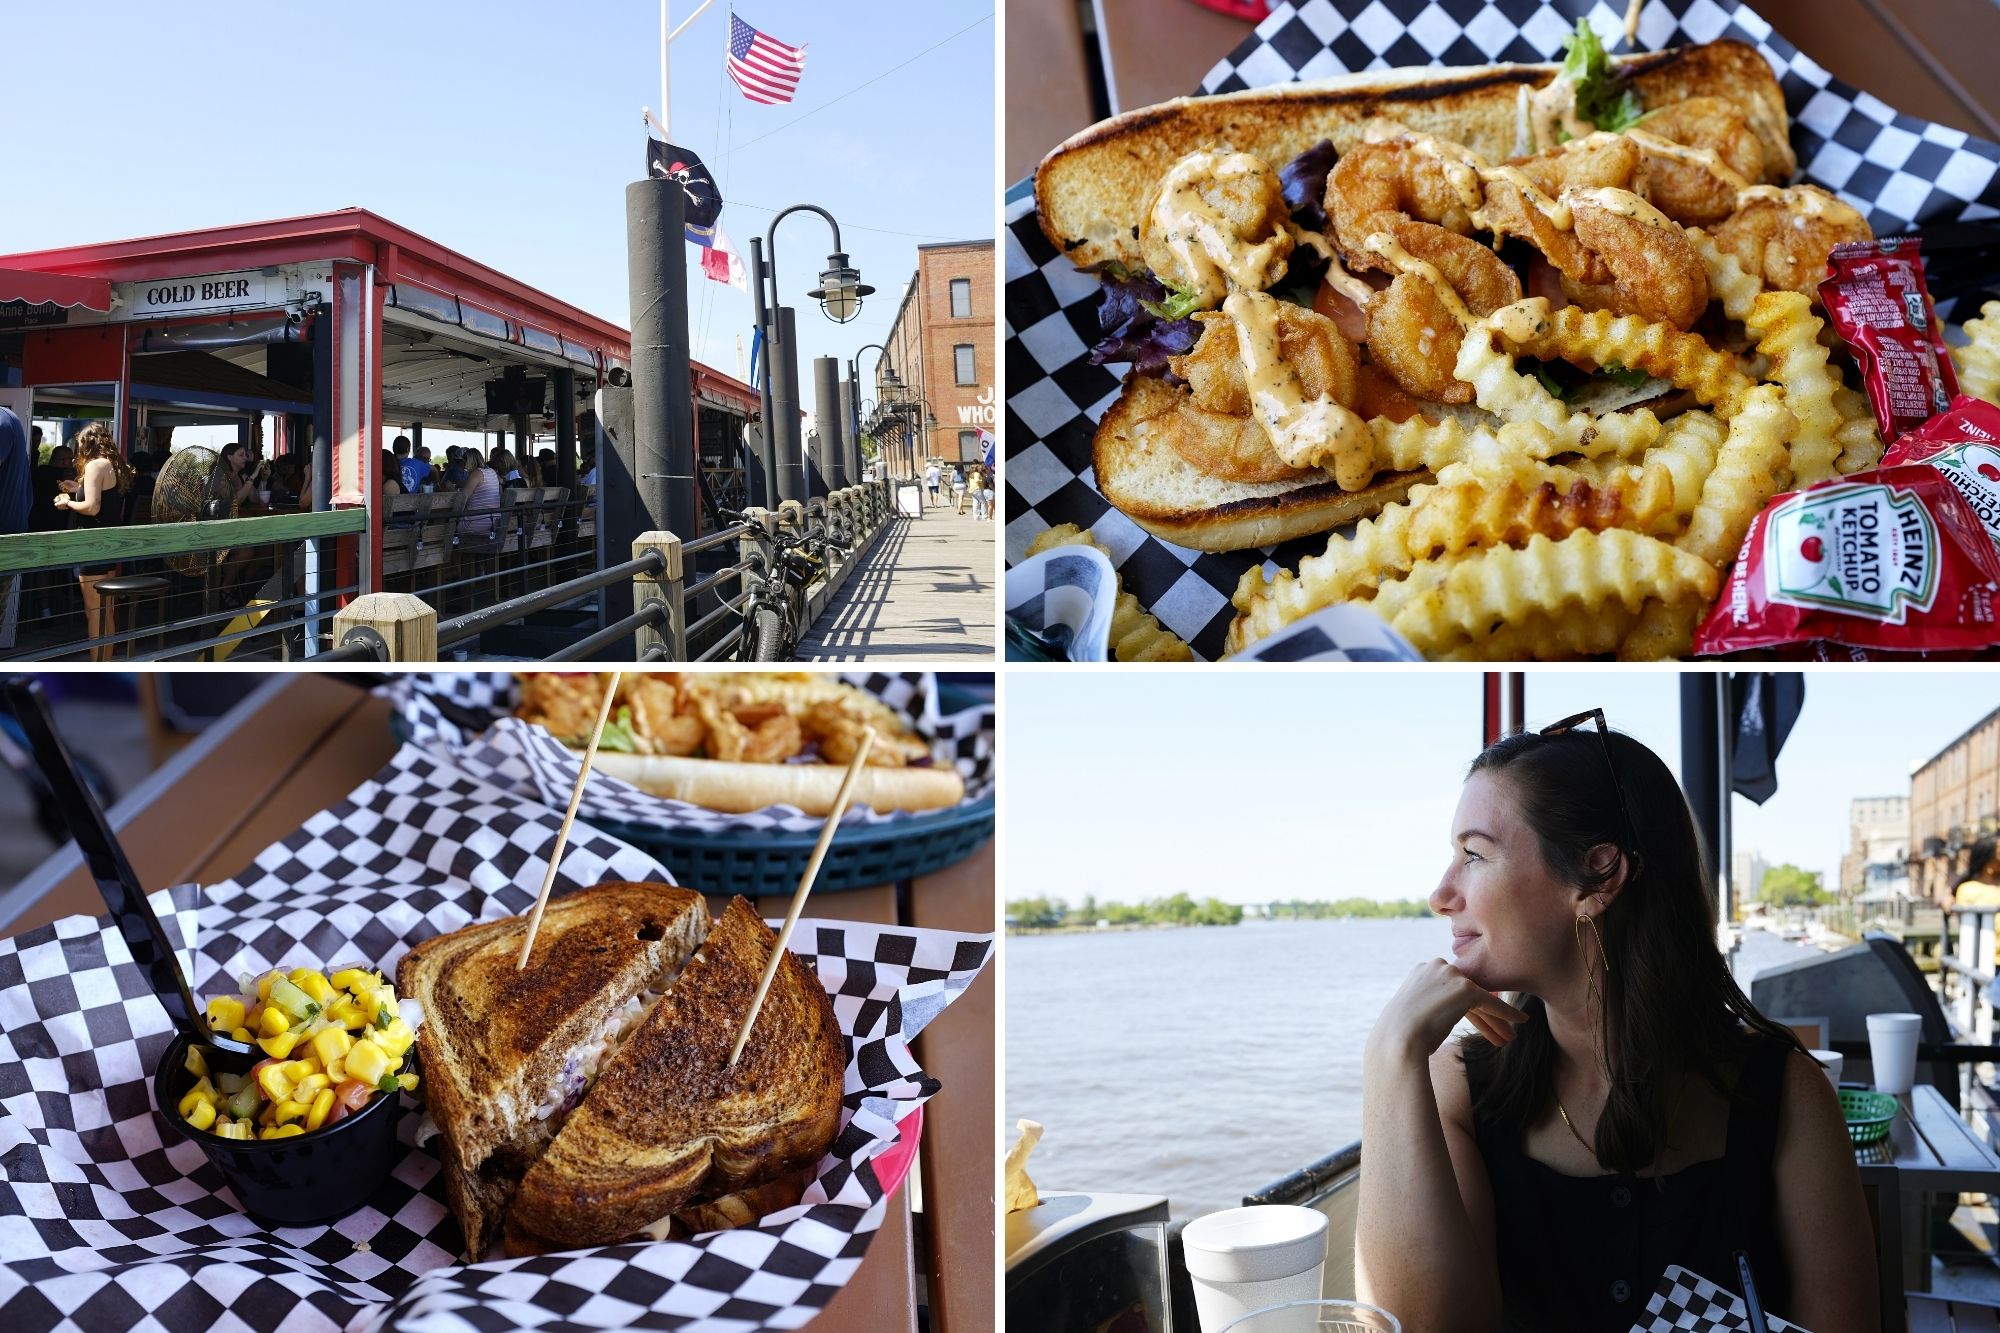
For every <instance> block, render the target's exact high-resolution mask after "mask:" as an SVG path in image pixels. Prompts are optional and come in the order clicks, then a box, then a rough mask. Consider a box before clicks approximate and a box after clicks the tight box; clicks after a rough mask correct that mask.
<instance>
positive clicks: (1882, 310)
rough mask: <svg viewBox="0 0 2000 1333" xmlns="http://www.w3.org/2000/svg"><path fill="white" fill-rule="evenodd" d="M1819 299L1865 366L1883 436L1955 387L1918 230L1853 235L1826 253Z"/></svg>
mask: <svg viewBox="0 0 2000 1333" xmlns="http://www.w3.org/2000/svg"><path fill="white" fill-rule="evenodd" d="M1826 272H1827V277H1826V280H1825V281H1824V282H1822V283H1820V285H1819V294H1820V300H1821V301H1823V302H1824V303H1825V304H1826V315H1827V318H1828V319H1829V320H1830V321H1832V324H1833V328H1834V331H1835V332H1836V333H1838V334H1839V335H1840V336H1841V337H1842V338H1843V339H1845V340H1846V342H1847V346H1848V350H1849V351H1851V352H1853V353H1854V359H1855V361H1856V362H1858V363H1859V364H1860V367H1861V381H1862V387H1863V388H1865V389H1866V390H1867V391H1868V404H1869V406H1870V407H1872V408H1874V409H1875V424H1876V425H1877V426H1878V427H1880V429H1881V432H1882V438H1883V439H1885V440H1894V439H1896V438H1897V437H1899V436H1900V435H1902V434H1903V433H1904V432H1905V431H1908V430H1911V429H1913V428H1914V427H1917V426H1920V425H1922V424H1923V423H1924V422H1926V421H1928V420H1930V418H1931V417H1933V416H1935V415H1936V414H1937V413H1939V412H1942V411H1944V410H1945V408H1946V407H1947V406H1948V405H1949V404H1950V403H1951V400H1952V398H1953V396H1954V395H1956V394H1957V393H1958V377H1957V375H1956V373H1955V372H1954V371H1953V370H1952V365H1951V358H1950V357H1948V356H1946V355H1945V350H1944V338H1943V336H1942V334H1941V333H1940V332H1939V330H1938V323H1937V312H1936V311H1935V310H1933V309H1932V308H1931V294H1930V290H1929V289H1928V288H1927V287H1925V285H1924V261H1923V259H1922V258H1921V256H1920V255H1919V254H1918V242H1917V238H1916V237H1914V236H1885V237H1882V238H1881V239H1879V240H1873V241H1849V242H1847V243H1846V244H1844V245H1836V246H1834V247H1833V253H1832V254H1830V255H1828V256H1827V261H1826Z"/></svg>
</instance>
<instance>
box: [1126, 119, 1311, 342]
mask: <svg viewBox="0 0 2000 1333" xmlns="http://www.w3.org/2000/svg"><path fill="white" fill-rule="evenodd" d="M1290 220H1291V212H1290V210H1288V209H1287V208H1286V207H1285V192H1284V186H1283V185H1282V184H1280V182H1279V180H1278V173H1277V172H1276V171H1274V170H1272V169H1271V166H1270V164H1269V163H1267V162H1265V161H1263V160H1262V159H1261V158H1256V157H1252V156H1251V155H1250V154H1248V153H1219V152H1199V153H1189V154H1188V155H1187V156H1186V157H1184V158H1182V159H1181V160H1180V161H1179V162H1176V163H1175V164H1174V166H1173V169H1172V170H1171V171H1169V172H1168V173H1167V174H1166V177H1165V179H1163V180H1162V181H1161V182H1160V188H1159V190H1158V192H1157V193H1155V194H1154V196H1153V198H1152V201H1151V202H1150V203H1148V204H1147V206H1146V213H1145V220H1144V222H1143V223H1142V230H1141V231H1140V234H1139V247H1140V250H1141V252H1142V253H1143V254H1144V255H1145V258H1146V266H1147V267H1148V268H1150V269H1152V270H1153V273H1154V275H1155V276H1156V277H1158V278H1159V279H1160V280H1161V281H1162V282H1165V283H1169V284H1171V285H1173V286H1175V287H1178V288H1180V289H1181V290H1182V291H1189V292H1194V293H1196V294H1197V295H1198V296H1199V297H1200V298H1201V304H1202V306H1203V307H1208V308H1212V307H1214V306H1218V305H1220V304H1222V299H1223V298H1224V297H1225V296H1227V295H1228V294H1229V292H1230V289H1231V288H1238V289H1242V290H1247V291H1262V290H1264V289H1265V288H1266V287H1269V286H1270V285H1271V284H1272V283H1273V282H1276V281H1277V280H1278V279H1279V278H1280V277H1281V276H1283V274H1284V272H1285V266H1286V263H1287V261H1288V260H1289V259H1290V257H1291V253H1292V245H1293V239H1292V233H1291V230H1290V229H1289V227H1288V226H1287V224H1288V223H1289V222H1290Z"/></svg>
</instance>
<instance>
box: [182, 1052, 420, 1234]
mask: <svg viewBox="0 0 2000 1333" xmlns="http://www.w3.org/2000/svg"><path fill="white" fill-rule="evenodd" d="M187 1052H188V1039H187V1038H186V1037H184V1036H176V1037H175V1038H174V1039H173V1041H172V1042H170V1043H168V1045H167V1053H166V1054H165V1055H164V1056H162V1057H161V1059H160V1064H159V1067H158V1068H157V1069H155V1070H154V1071H153V1101H154V1103H155V1104H156V1105H158V1107H159V1108H160V1114H161V1115H162V1116H164V1117H165V1118H166V1121H167V1123H168V1124H170V1125H172V1126H173V1127H174V1129H175V1130H176V1131H177V1132H178V1133H179V1134H180V1135H181V1136H182V1137H183V1138H187V1139H192V1140H194V1141H195V1142H196V1143H199V1144H200V1145H201V1149H202V1151H203V1152H205V1153H207V1154H208V1160H209V1161H211V1162H213V1163H215V1169H216V1170H218V1171H220V1172H221V1173H222V1178H223V1179H224V1180H225V1181H227V1182H228V1183H229V1187H230V1188H231V1189H233V1190H235V1191H236V1200H237V1202H238V1203H240V1204H242V1205H243V1211H244V1212H246V1213H248V1214H249V1215H250V1216H251V1217H253V1218H255V1219H257V1220H258V1221H260V1222H275V1223H277V1224H279V1225H281V1226H307V1225H310V1224H313V1223H319V1222H331V1221H334V1220H335V1219H337V1218H342V1217H345V1216H347V1214H349V1213H351V1212H353V1211H354V1210H355V1209H356V1208H359V1207H360V1206H361V1205H362V1204H364V1203H366V1202H367V1201H368V1196H369V1195H371V1194H373V1193H374V1192H375V1191H376V1189H377V1188H378V1187H379V1186H380V1185H381V1184H382V1182H383V1181H385V1180H387V1179H388V1178H389V1173H390V1172H391V1171H393V1170H395V1169H396V1162H397V1160H398V1159H399V1158H400V1157H401V1156H402V1153H403V1147H402V1144H400V1143H399V1142H397V1139H396V1122H397V1120H398V1118H399V1117H400V1116H401V1114H402V1105H403V1097H402V1094H401V1093H400V1092H390V1093H377V1094H376V1095H375V1096H373V1097H371V1098H369V1099H368V1104H367V1105H366V1106H364V1107H362V1108H361V1109H360V1110H359V1111H355V1112H353V1113H352V1114H350V1115H347V1116H344V1117H342V1118H341V1119H340V1121H339V1122H337V1123H335V1124H331V1125H322V1126H320V1127H319V1128H318V1129H311V1130H307V1131H306V1132H305V1133H303V1134H288V1135H286V1136H285V1137H284V1138H282V1139H225V1138H223V1137H221V1136H220V1135H217V1134H213V1133H210V1132H209V1131H208V1130H205V1129H196V1128H195V1127H194V1126H193V1125H190V1124H189V1123H188V1122H187V1121H185V1120H183V1119H182V1118H181V1115H180V1111H179V1109H178V1108H179V1106H180V1102H181V1098H182V1097H185V1096H186V1095H187V1093H188V1090H189V1089H190V1088H192V1087H194V1085H195V1083H196V1082H197V1081H198V1080H197V1079H196V1077H195V1075H193V1074H190V1073H188V1071H187ZM415 1053H416V1052H415V1050H414V1049H412V1051H411V1055H412V1056H414V1055H415ZM208 1054H209V1059H210V1062H211V1067H213V1064H214V1055H213V1053H212V1052H210V1053H208ZM414 1069H415V1060H414V1059H412V1060H410V1061H409V1062H407V1063H406V1065H405V1070H406V1072H407V1071H414Z"/></svg>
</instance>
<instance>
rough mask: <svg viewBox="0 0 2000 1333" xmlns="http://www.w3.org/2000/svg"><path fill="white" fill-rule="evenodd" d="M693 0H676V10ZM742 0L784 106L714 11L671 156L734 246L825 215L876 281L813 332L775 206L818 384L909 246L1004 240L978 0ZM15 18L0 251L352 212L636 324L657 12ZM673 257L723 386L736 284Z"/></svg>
mask: <svg viewBox="0 0 2000 1333" xmlns="http://www.w3.org/2000/svg"><path fill="white" fill-rule="evenodd" d="M697 3H698V0H674V4H673V9H674V12H675V18H674V21H675V22H676V23H678V22H679V21H680V19H681V18H683V17H685V16H687V15H689V14H691V13H693V12H694V9H695V7H696V4H697ZM738 3H739V10H738V12H739V13H740V14H741V15H742V17H743V18H744V20H745V21H746V22H749V23H751V24H753V25H754V26H756V27H758V28H761V29H763V30H764V31H766V32H768V33H770V34H771V35H772V36H774V37H777V38H779V39H780V40H782V41H786V42H789V43H791V44H793V45H801V44H803V45H805V46H806V47H807V60H806V68H805V77H804V79H803V81H802V82H801V83H800V85H799V90H798V94H797V97H796V99H795V100H794V101H793V103H792V104H791V105H789V106H779V107H770V106H762V105H758V104H756V103H752V102H750V101H748V100H746V99H745V98H744V97H743V96H742V94H741V93H739V92H738V91H737V90H736V87H735V85H734V84H732V83H729V82H728V81H727V80H726V79H725V78H724V76H723V68H722V56H723V44H724V40H725V37H726V34H727V32H728V27H729V18H728V0H718V3H717V4H715V5H714V6H713V7H712V8H710V9H709V10H708V12H707V13H705V14H703V15H702V16H701V17H700V18H699V19H697V20H695V22H694V24H693V26H692V27H690V28H689V29H688V31H687V32H686V33H685V34H684V35H683V36H682V37H681V38H680V40H679V41H677V42H675V43H674V48H673V71H674V77H673V84H674V96H673V111H672V122H671V128H672V131H673V138H674V142H676V143H678V144H680V145H681V146H683V147H685V148H690V149H693V150H694V151H695V152H697V153H699V154H700V155H701V156H702V158H703V160H705V161H706V162H707V163H708V164H709V165H710V166H711V167H712V168H713V169H714V170H715V172H716V173H717V175H718V177H719V178H720V180H721V183H722V186H723V195H724V199H725V200H726V201H727V202H726V204H725V207H724V210H723V215H722V226H723V229H724V230H725V231H726V232H728V234H729V236H730V237H731V239H732V240H734V241H735V242H736V244H737V246H738V248H739V250H740V251H741V252H742V253H743V254H744V255H745V257H746V259H747V257H748V253H749V242H750V237H751V236H752V235H753V234H755V235H761V234H762V233H763V232H764V230H765V228H766V227H767V226H769V224H770V221H771V217H772V213H773V212H774V211H775V210H776V209H779V208H783V207H786V206H787V205H790V204H794V203H801V202H809V203H816V204H819V205H821V206H823V207H825V208H826V209H828V210H829V211H831V212H832V213H833V215H834V216H835V217H836V218H838V219H839V220H840V224H841V230H842V239H843V241H844V242H845V243H846V248H847V251H848V254H849V255H850V256H851V259H852V262H853V263H854V264H855V266H856V267H858V268H859V269H860V270H861V273H862V277H863V280H864V281H867V282H870V283H872V284H874V286H875V287H877V288H878V289H879V290H878V292H877V294H876V295H875V296H874V297H871V298H870V299H869V300H868V301H867V302H866V304H865V305H864V307H863V309H862V311H861V315H860V317H859V318H858V319H856V320H854V321H851V322H849V323H848V324H845V325H835V324H833V323H831V322H830V321H828V320H826V319H825V318H824V317H823V316H822V315H821V314H820V313H819V310H818V305H817V303H816V302H811V301H808V300H807V299H806V297H805V292H806V291H807V290H808V289H810V288H811V287H813V286H816V285H817V284H816V283H815V282H814V281H812V279H814V278H815V277H816V276H817V275H818V273H819V271H820V269H821V268H822V267H823V266H824V264H825V259H826V255H827V252H828V251H829V250H830V249H831V248H832V243H831V238H830V236H829V234H828V232H827V230H826V227H825V224H824V223H822V222H820V221H819V220H818V219H817V218H814V217H812V216H810V215H807V214H797V215H794V216H793V217H791V218H789V219H787V220H786V222H785V224H784V227H783V229H782V230H781V231H780V232H779V233H778V237H777V240H778V247H779V258H780V259H781V261H782V266H781V271H780V277H781V278H782V279H783V281H784V283H785V288H786V289H785V292H784V296H785V298H786V300H787V301H788V302H789V303H790V304H792V305H794V306H796V307H797V308H798V310H799V314H798V328H799V342H800V362H801V372H800V373H801V380H802V383H803V385H804V386H805V392H806V395H807V397H808V399H809V398H810V394H811V387H810V386H811V358H812V357H813V356H818V355H828V356H838V357H841V358H842V359H843V360H844V359H845V358H846V357H847V356H848V355H850V354H851V353H852V352H853V351H854V349H856V348H858V347H860V346H862V345H863V344H864V343H870V342H879V341H881V340H882V337H883V335H885V334H886V333H887V332H888V329H889V323H890V320H891V319H892V318H893V317H894V315H895V310H896V302H897V299H898V297H899V296H900V294H901V291H902V286H903V284H904V283H905V282H907V281H908V280H909V278H910V275H911V274H912V273H913V272H914V271H915V268H916V247H917V246H918V245H919V244H920V243H922V242H926V241H938V240H964V239H968V238H979V237H991V236H992V235H993V234H994V226H995V223H994V218H995V212H996V209H995V202H994V200H995V196H994V166H993V143H994V128H993V101H994V84H993V69H994V20H993V19H992V17H991V14H992V11H993V4H992V0H868V3H860V4H827V3H813V2H812V0H738ZM4 12H5V20H4V28H5V33H6V45H7V50H8V53H9V56H10V64H11V66H12V68H13V75H14V82H13V87H12V88H11V90H10V92H9V95H8V102H9V104H10V105H9V108H8V112H7V114H6V116H5V117H4V118H0V177H4V179H5V180H6V181H7V182H8V195H9V203H8V206H7V207H6V209H5V210H4V211H0V253H7V252H12V251H18V250H34V249H43V248H47V247H51V246H57V245H69V244H77V243H82V242H89V241H104V240H115V239H122V238H126V237H132V236H142V235H152V234H156V233H160V232H171V231H181V230H185V229H189V228H195V227H206V226H215V225H221V224H228V223H236V222H248V221H254V220H259V219H264V218H277V217H287V216H294V215H297V214H302V213H313V212H320V211H324V210H328V209H334V208H340V207H345V206H347V205H359V206H361V207H364V208H368V209H371V210H373V211H374V212H376V213H379V214H381V215H382V216H384V217H387V218H389V219H391V220H392V221H394V222H397V223H399V224H401V225H403V226H406V227H408V228H410V229H411V230H413V231H416V232H417V233H419V234H420V235H424V236H428V237H430V238H431V239H432V240H435V241H437V242H439V243H440V244H443V245H447V246H450V247H451V248H453V249H455V250H458V251H460V252H461V253H463V254H466V255H469V256H471V257H472V258H474V259H477V260H480V261H481V262H483V263H486V264H490V265H492V266H494V267H496V268H498V269H500V270H501V271H502V272H505V273H509V274H512V275H513V276H515V277H517V278H520V279H522V280H524V281H526V282H528V283H530V284H532V285H534V286H536V287H539V288H541V289H542V290H544V291H547V292H549V293H551V294H552V295H555V296H558V297H560V298H562V299H564V300H566V301H569V302H571V303H572V304H575V305H578V306H581V307H582V308H583V309H585V310H588V311H591V312H593V313H595V314H598V315H602V316H604V317H606V318H609V319H611V320H613V321H615V322H617V323H619V324H621V325H622V324H626V323H627V307H628V298H627V291H626V279H625V204H624V187H625V185H626V183H627V182H628V181H632V180H636V179H638V178H639V177H640V176H641V174H642V173H643V171H644V164H645V141H644V130H643V128H642V126H641V122H640V108H641V107H642V106H651V107H653V108H654V109H655V110H656V111H657V110H658V107H659V101H660V75H659V5H658V3H657V0H590V3H588V4H584V5H550V4H526V3H520V2H519V0H399V2H398V3H384V2H383V0H351V2H350V3H343V4H339V5H334V4H327V3H315V4H271V3H246V2H245V0H198V2H197V3H191V4H160V3H157V0H152V2H149V3H133V2H131V0H116V2H115V3H114V2H111V0H73V2H72V3H61V4H29V3H10V4H7V5H6V6H5V7H4ZM960 29H967V31H964V32H962V33H960V34H959V35H958V36H957V37H955V38H954V37H952V34H953V33H959V30H960ZM948 38H949V39H950V40H946V39H948ZM938 42H943V43H944V44H943V45H941V46H939V47H938V48H937V49H936V50H934V51H932V52H930V53H929V54H928V55H925V56H923V57H922V58H920V59H918V60H916V61H915V62H914V63H912V64H909V65H907V66H905V67H904V68H902V69H899V70H896V71H895V72H894V73H891V74H888V75H887V77H885V78H881V79H879V81H876V82H872V83H871V82H869V80H871V79H875V78H876V76H878V75H881V74H883V73H884V71H887V70H889V69H890V68H891V67H892V66H894V65H896V64H898V63H899V62H901V61H903V60H905V59H908V58H909V57H912V56H915V55H917V53H918V52H920V51H923V50H924V48H926V47H929V46H931V45H933V44H934V43H938ZM861 85H866V86H861ZM857 87H858V88H859V91H853V92H852V95H851V96H846V97H842V96H841V95H842V94H845V93H849V92H850V91H851V90H855V89H856V88H857ZM836 98H839V99H840V100H838V101H836V100H835V99H836ZM821 108H825V109H821ZM732 145H733V146H732ZM688 254H689V256H690V270H689V272H690V300H689V304H690V324H691V326H692V331H693V335H694V337H695V340H696V341H695V352H696V355H697V357H699V358H700V359H701V360H704V361H707V362H708V363H709V364H711V365H714V366H716V367H717V368H718V369H721V370H723V371H725V372H727V373H730V374H735V373H736V372H737V360H736V335H737V334H738V333H739V332H740V333H741V334H742V335H743V341H744V345H745V347H746V349H747V347H748V345H749V338H750V323H751V306H750V298H749V297H748V296H747V295H743V294H739V293H738V292H736V291H735V290H734V289H732V288H729V287H725V286H723V285H721V284H719V283H714V282H709V281H707V280H706V279H704V278H702V277H701V274H700V269H699V266H698V263H697V262H695V261H696V260H697V259H698V256H699V251H697V250H695V249H694V248H693V247H689V248H688ZM872 362H873V356H872V354H871V356H870V364H871V365H872ZM806 406H807V408H808V410H810V407H811V403H810V402H809V401H808V402H807V403H806Z"/></svg>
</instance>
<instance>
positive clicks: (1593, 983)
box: [1576, 912, 1611, 1005]
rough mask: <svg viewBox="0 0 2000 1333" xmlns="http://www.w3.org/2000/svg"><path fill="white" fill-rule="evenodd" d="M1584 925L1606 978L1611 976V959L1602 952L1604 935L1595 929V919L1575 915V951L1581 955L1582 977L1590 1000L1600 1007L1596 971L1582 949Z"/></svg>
mask: <svg viewBox="0 0 2000 1333" xmlns="http://www.w3.org/2000/svg"><path fill="white" fill-rule="evenodd" d="M1585 923H1588V924H1589V926H1590V935H1591V938H1592V939H1593V940H1595V941H1596V942H1597V962H1598V965H1599V966H1601V967H1602V968H1603V969H1604V975H1605V976H1607V977H1608V976H1610V975H1611V958H1610V956H1609V955H1608V954H1606V953H1605V952H1604V935H1603V933H1602V932H1601V931H1599V930H1598V928H1597V918H1596V917H1594V916H1591V915H1590V914H1589V913H1587V912H1579V913H1577V916H1576V951H1577V952H1578V953H1580V954H1582V955H1583V977H1584V980H1585V981H1586V982H1588V983H1589V984H1590V995H1591V999H1592V1000H1594V1001H1595V1002H1597V1003H1598V1004H1600V1005H1602V1004H1603V1002H1604V996H1603V993H1602V992H1601V991H1599V989H1598V986H1597V969H1596V968H1593V967H1592V966H1591V965H1590V954H1589V952H1588V951H1586V950H1585V949H1584V947H1583V927H1584V925H1585Z"/></svg>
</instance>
